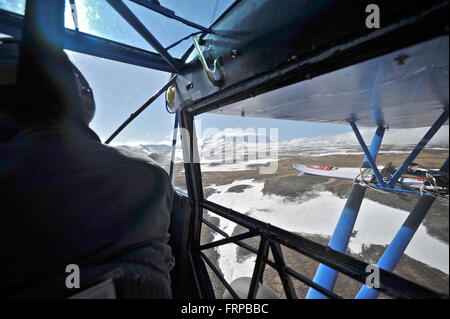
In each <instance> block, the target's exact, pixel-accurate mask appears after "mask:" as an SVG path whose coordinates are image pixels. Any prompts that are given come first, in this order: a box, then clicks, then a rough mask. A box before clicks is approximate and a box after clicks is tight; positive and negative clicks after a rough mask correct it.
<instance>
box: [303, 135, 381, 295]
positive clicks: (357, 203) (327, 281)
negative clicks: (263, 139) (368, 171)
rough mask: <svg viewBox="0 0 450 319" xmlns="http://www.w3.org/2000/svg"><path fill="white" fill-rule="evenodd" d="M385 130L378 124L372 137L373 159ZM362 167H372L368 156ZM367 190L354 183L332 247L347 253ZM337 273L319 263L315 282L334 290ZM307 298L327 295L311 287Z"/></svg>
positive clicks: (330, 244)
mask: <svg viewBox="0 0 450 319" xmlns="http://www.w3.org/2000/svg"><path fill="white" fill-rule="evenodd" d="M384 131H385V129H384V127H383V126H378V128H377V130H376V132H375V135H374V137H373V139H372V143H371V144H370V148H369V152H370V157H371V159H372V160H376V157H377V155H378V151H379V149H380V145H381V142H382V140H383V136H384ZM361 167H362V168H368V167H370V166H369V161H368V159H367V157H366V158H365V159H364V162H363V163H362V165H361ZM365 191H366V189H365V187H363V186H361V185H359V184H354V185H353V188H352V191H351V193H350V195H349V197H348V199H347V202H346V204H345V207H344V209H343V211H342V214H341V217H340V218H339V221H338V224H337V225H336V228H335V230H334V233H333V235H332V237H331V240H330V243H329V244H328V246H329V247H330V248H332V249H334V250H336V251H339V252H342V253H345V250H346V249H347V246H348V242H349V240H350V236H351V234H352V232H353V227H354V225H355V222H356V217H357V216H358V213H359V208H360V207H361V203H362V200H363V198H364V194H365ZM337 275H338V273H337V271H335V270H334V269H332V268H330V267H327V266H325V265H322V264H321V265H319V268H318V270H317V273H316V275H315V276H314V282H316V283H317V284H319V285H321V286H323V287H325V288H327V289H329V290H333V288H334V285H335V283H336V279H337ZM306 298H307V299H324V298H327V297H326V296H325V295H323V294H321V293H320V292H318V291H317V290H315V289H312V288H311V289H309V291H308V294H307V295H306Z"/></svg>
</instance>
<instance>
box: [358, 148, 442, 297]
mask: <svg viewBox="0 0 450 319" xmlns="http://www.w3.org/2000/svg"><path fill="white" fill-rule="evenodd" d="M440 171H441V172H446V171H448V157H447V160H446V161H445V162H444V164H442V166H441V168H440ZM434 201H435V197H431V196H426V195H422V196H421V197H420V199H419V200H418V201H417V204H416V205H415V206H414V208H413V210H412V211H411V213H410V214H409V215H408V217H407V218H406V220H405V222H404V223H403V225H402V227H401V228H400V229H399V231H398V232H397V234H396V235H395V237H394V238H393V239H392V241H391V243H390V244H389V246H388V247H387V249H386V250H385V251H384V253H383V255H382V256H381V258H380V260H379V261H378V263H377V265H378V267H380V268H382V269H385V270H387V271H393V270H394V268H395V266H396V265H397V263H398V261H399V260H400V258H401V257H402V256H403V253H404V252H405V250H406V248H407V247H408V245H409V243H410V242H411V240H412V238H413V236H414V234H415V233H416V231H417V229H418V228H419V226H420V225H421V224H422V221H423V220H424V219H425V217H426V215H427V214H428V211H429V210H430V208H431V206H432V205H433V203H434ZM378 295H379V292H378V291H377V290H375V289H372V288H370V287H368V286H366V285H364V286H363V287H362V288H361V289H360V290H359V292H358V294H357V295H356V296H355V299H376V298H377V297H378Z"/></svg>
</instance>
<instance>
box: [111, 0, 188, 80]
mask: <svg viewBox="0 0 450 319" xmlns="http://www.w3.org/2000/svg"><path fill="white" fill-rule="evenodd" d="M106 1H107V2H108V3H109V5H110V6H111V7H113V8H114V10H116V11H117V13H119V14H120V15H121V16H122V18H124V19H125V21H127V22H128V24H129V25H130V26H132V27H133V29H135V30H136V31H137V32H138V33H139V34H140V35H141V36H142V38H144V40H146V41H147V42H148V43H149V44H150V45H151V46H152V47H153V48H154V49H155V50H156V51H157V52H158V53H159V54H160V55H161V57H162V58H163V59H164V60H166V62H167V63H168V64H169V65H170V66H171V67H172V69H173V72H175V73H177V74H180V66H179V65H178V63H177V61H175V60H174V59H173V57H172V56H171V55H170V54H169V52H167V50H166V49H165V48H164V47H163V46H162V45H161V43H159V41H158V39H156V38H155V37H154V36H153V34H152V33H151V32H150V31H149V30H148V29H147V28H146V27H145V26H144V25H143V24H142V22H141V21H140V20H139V19H138V18H137V17H136V16H135V15H134V13H133V11H131V10H130V9H129V8H128V7H127V6H126V5H125V4H124V3H123V2H122V0H106Z"/></svg>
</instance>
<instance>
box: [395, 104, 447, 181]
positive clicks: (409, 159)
mask: <svg viewBox="0 0 450 319" xmlns="http://www.w3.org/2000/svg"><path fill="white" fill-rule="evenodd" d="M447 120H448V109H446V110H444V112H443V113H442V114H441V116H439V118H438V119H437V120H436V122H434V124H433V125H432V126H431V127H430V129H429V130H428V132H427V133H426V134H425V135H424V137H422V139H421V140H420V142H419V143H417V145H416V147H415V148H414V149H413V150H412V152H411V153H410V154H409V156H408V157H407V158H406V159H405V161H404V162H403V164H402V165H400V167H399V168H398V169H397V171H396V172H395V174H394V175H393V176H392V178H391V179H390V180H389V182H388V186H391V187H392V186H394V185H395V183H396V182H397V181H398V179H399V178H400V177H401V176H402V174H403V172H404V171H405V170H406V169H407V168H408V167H409V165H411V163H412V161H414V159H415V158H416V157H417V155H419V153H420V152H421V151H422V150H423V148H424V147H425V146H426V145H427V144H428V142H429V141H430V140H431V138H432V137H433V136H434V134H436V132H437V131H438V130H439V129H440V128H441V127H442V125H444V123H445V122H446V121H447Z"/></svg>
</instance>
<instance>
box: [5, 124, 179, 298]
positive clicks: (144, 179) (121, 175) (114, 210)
mask: <svg viewBox="0 0 450 319" xmlns="http://www.w3.org/2000/svg"><path fill="white" fill-rule="evenodd" d="M173 196H174V193H173V188H172V185H171V182H170V179H169V176H168V175H167V173H166V172H165V171H164V170H163V169H162V168H161V167H160V166H158V165H157V164H156V163H154V162H153V161H152V160H151V159H149V158H147V157H144V156H141V155H139V154H135V153H133V152H130V151H128V150H125V149H121V148H116V147H110V146H107V145H104V144H102V143H101V141H100V140H99V138H98V136H97V135H96V134H95V133H94V132H93V131H92V130H90V129H88V128H79V127H76V126H73V125H69V124H68V125H64V126H59V127H58V126H55V127H36V128H33V129H29V130H25V131H22V132H21V133H20V134H19V135H17V136H16V137H15V138H14V139H13V140H12V141H10V142H8V143H3V144H0V205H1V217H2V223H1V227H2V229H1V234H2V235H1V236H2V239H1V254H2V257H3V258H2V259H3V263H2V271H1V282H0V287H1V288H0V289H1V294H2V295H8V294H11V293H15V292H18V291H20V290H21V289H23V288H26V287H30V286H33V285H35V284H37V283H39V282H43V281H44V282H45V280H47V279H48V278H51V277H52V276H54V275H56V274H59V275H61V274H63V273H64V272H65V267H66V265H68V264H77V265H79V266H80V267H81V268H83V267H84V268H86V267H92V266H95V265H101V264H104V263H108V262H111V261H113V260H114V259H117V258H119V259H120V258H121V256H124V255H126V254H127V253H130V252H132V251H133V250H136V249H139V248H142V247H147V248H149V249H150V254H154V256H153V258H151V257H150V258H149V257H148V256H147V257H146V258H144V259H145V260H146V261H145V263H148V264H147V265H145V266H146V267H147V269H148V270H149V271H150V273H152V272H153V273H154V274H155V275H156V276H157V277H158V278H159V279H158V281H160V282H159V285H160V286H164V287H165V291H164V293H162V294H161V297H169V296H168V295H167V291H169V292H170V277H169V272H170V270H171V268H172V266H173V258H172V256H171V249H170V246H169V245H167V242H168V240H169V234H168V227H169V222H170V210H171V207H172V201H173ZM133 258H134V257H133ZM121 262H123V260H121ZM150 275H151V274H150ZM82 282H83V278H82ZM81 288H83V287H81Z"/></svg>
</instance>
